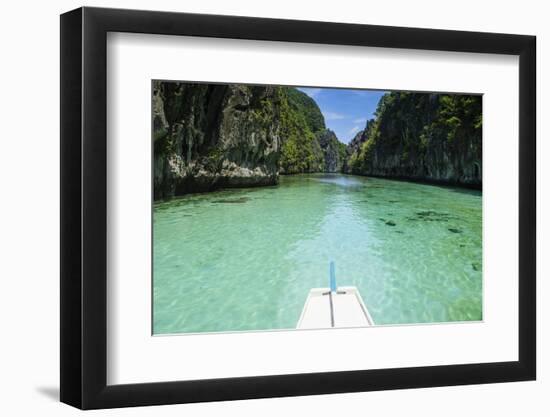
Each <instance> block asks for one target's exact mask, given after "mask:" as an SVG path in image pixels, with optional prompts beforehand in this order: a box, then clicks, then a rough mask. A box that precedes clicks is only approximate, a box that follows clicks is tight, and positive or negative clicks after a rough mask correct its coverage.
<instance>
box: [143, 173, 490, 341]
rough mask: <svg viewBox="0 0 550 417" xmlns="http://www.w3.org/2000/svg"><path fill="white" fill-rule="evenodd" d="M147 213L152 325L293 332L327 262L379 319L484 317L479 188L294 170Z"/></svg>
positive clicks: (159, 329) (167, 330) (163, 329)
mask: <svg viewBox="0 0 550 417" xmlns="http://www.w3.org/2000/svg"><path fill="white" fill-rule="evenodd" d="M153 210H154V216H153V332H154V334H174V333H188V332H220V331H245V330H271V329H294V328H295V327H296V323H297V321H298V319H299V317H300V313H301V310H302V308H303V305H304V302H305V300H306V297H307V295H308V292H309V290H310V289H311V288H314V287H327V286H328V279H329V262H330V261H334V262H335V265H336V276H337V281H338V285H339V286H356V287H357V288H358V289H359V291H360V293H361V296H362V298H363V300H364V302H365V304H366V305H367V306H368V309H369V311H370V313H371V315H372V317H373V319H374V321H375V323H376V324H405V323H432V322H448V321H469V320H481V319H482V197H481V192H479V191H473V190H467V189H461V188H454V187H444V186H434V185H424V184H416V183H410V182H402V181H392V180H385V179H377V178H367V177H359V176H352V175H341V174H312V175H293V176H283V177H281V180H280V184H279V185H277V186H273V187H259V188H248V189H231V190H222V191H216V192H212V193H205V194H194V195H186V196H183V197H179V198H174V199H172V200H170V201H165V202H156V203H155V204H154V207H153Z"/></svg>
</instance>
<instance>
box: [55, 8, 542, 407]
mask: <svg viewBox="0 0 550 417" xmlns="http://www.w3.org/2000/svg"><path fill="white" fill-rule="evenodd" d="M535 64H536V57H535V37H532V36H524V35H509V34H493V33H474V32H458V31H446V30H431V29H415V28H401V27H387V26H371V25H356V24H341V23H327V22H312V21H293V20H276V19H265V18H251V17H236V16H214V15H197V14H184V13H168V12H151V11H135V10H117V9H101V8H88V7H84V8H80V9H77V10H74V11H71V12H68V13H65V14H63V15H62V16H61V401H63V402H65V403H67V404H70V405H73V406H75V407H79V408H82V409H92V408H110V407H124V406H139V405H155V404H172V403H186V402H200V401H217V400H233V399H248V398H262V397H276V396H297V395H312V394H325V393H341V392H353V391H369V390H387V389H399V388H418V387H433V386H445V385H460V384H480V383H495V382H506V381H523V380H533V379H535V375H536V350H535V345H536V331H535V329H536V317H535V311H536V305H535V301H536V296H535V295H536V294H535V292H536V283H535V278H536V277H535V248H536V238H535V236H536V233H535V232H536V224H535V219H536V216H535V214H536V213H535V209H536V204H535V202H536V195H535V161H536V158H535V113H536V112H535V105H536V95H535V66H536V65H535Z"/></svg>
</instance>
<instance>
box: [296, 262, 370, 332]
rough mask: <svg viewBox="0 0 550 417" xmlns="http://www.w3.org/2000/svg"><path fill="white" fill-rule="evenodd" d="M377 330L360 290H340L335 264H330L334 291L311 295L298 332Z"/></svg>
mask: <svg viewBox="0 0 550 417" xmlns="http://www.w3.org/2000/svg"><path fill="white" fill-rule="evenodd" d="M365 326H374V321H373V320H372V317H371V315H370V313H369V310H368V309H367V306H366V305H365V303H364V302H363V299H362V298H361V294H360V293H359V290H358V289H357V287H337V286H336V273H335V267H334V262H331V263H330V287H329V288H312V289H311V290H310V291H309V294H308V296H307V299H306V302H305V304H304V308H303V310H302V314H301V315H300V320H298V325H297V326H296V328H297V329H326V328H331V327H365Z"/></svg>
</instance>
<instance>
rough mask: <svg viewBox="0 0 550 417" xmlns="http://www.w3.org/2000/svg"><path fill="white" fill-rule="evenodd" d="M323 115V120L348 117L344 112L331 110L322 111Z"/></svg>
mask: <svg viewBox="0 0 550 417" xmlns="http://www.w3.org/2000/svg"><path fill="white" fill-rule="evenodd" d="M323 116H324V117H325V120H342V119H347V118H348V116H346V115H345V114H342V113H336V112H332V111H326V112H323Z"/></svg>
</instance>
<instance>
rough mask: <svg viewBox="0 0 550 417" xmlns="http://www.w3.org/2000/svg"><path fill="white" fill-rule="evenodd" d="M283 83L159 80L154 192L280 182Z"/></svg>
mask: <svg viewBox="0 0 550 417" xmlns="http://www.w3.org/2000/svg"><path fill="white" fill-rule="evenodd" d="M280 96H281V92H280V91H278V88H277V87H270V86H266V87H256V86H245V85H222V84H219V85H218V84H189V83H178V82H160V81H155V82H154V83H153V105H152V108H153V139H154V155H155V156H154V159H155V160H154V194H155V198H156V199H158V198H166V197H171V196H173V195H178V194H185V193H189V192H201V191H210V190H212V189H215V188H219V187H232V186H254V185H270V184H276V183H277V178H278V161H279V152H280V146H281V139H280V132H279V130H280V126H279V117H278V115H277V113H278V112H279V110H280V109H279V107H280V100H281V97H280Z"/></svg>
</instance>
